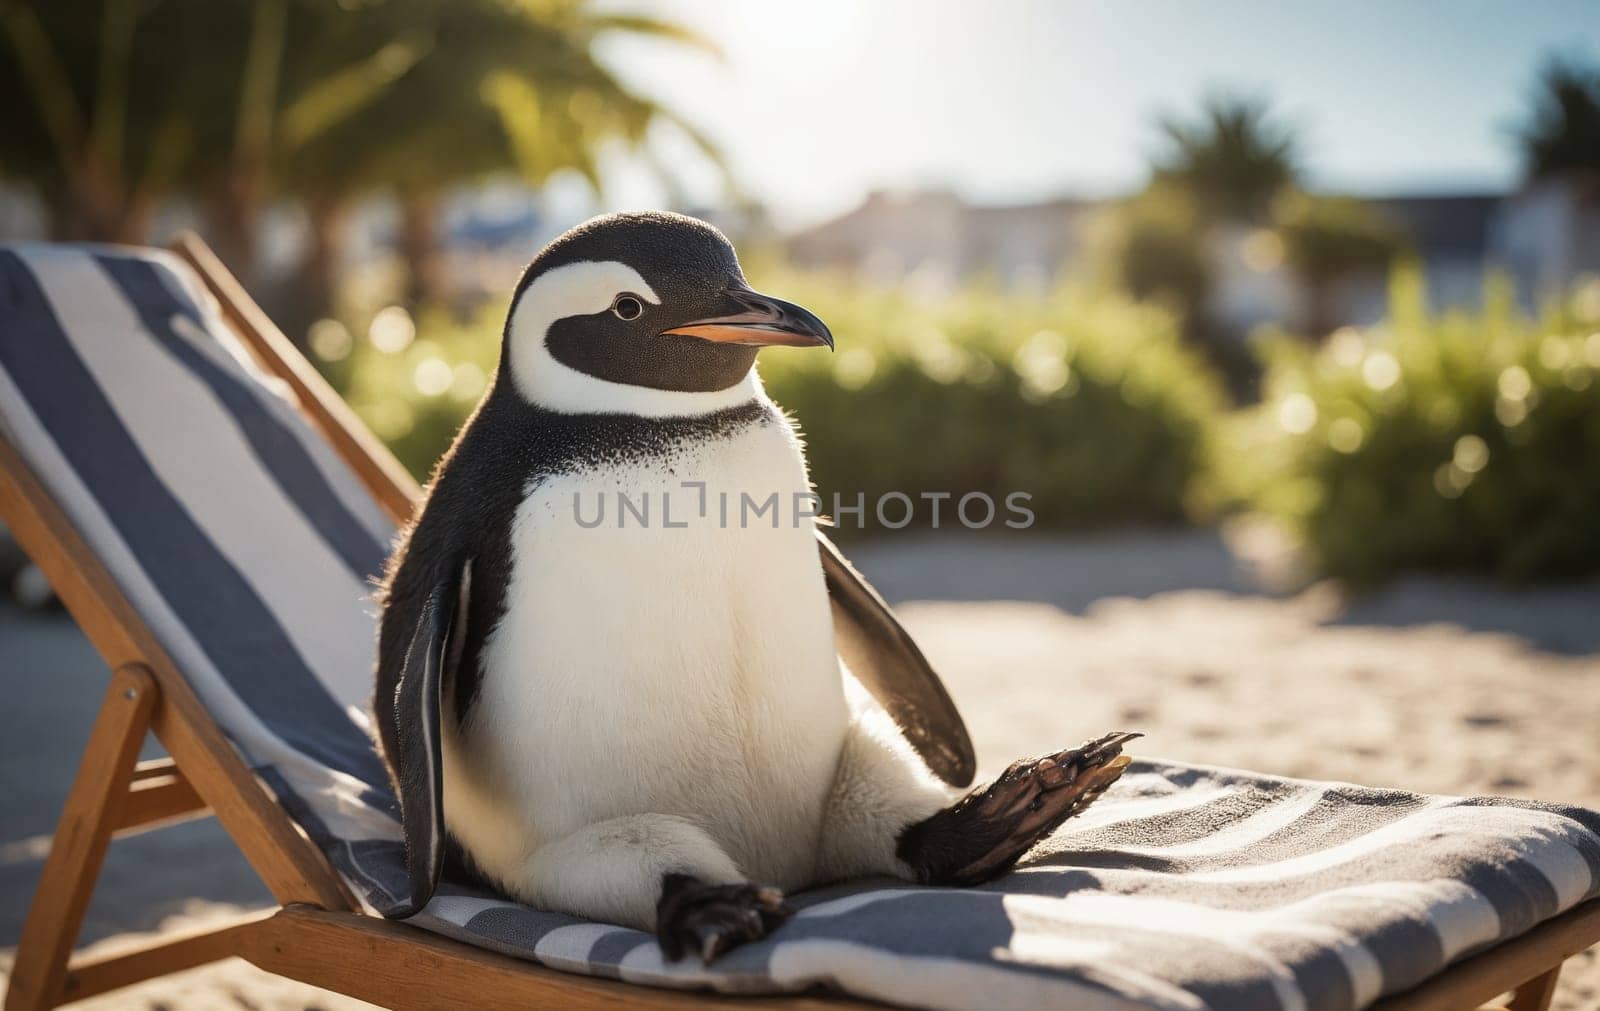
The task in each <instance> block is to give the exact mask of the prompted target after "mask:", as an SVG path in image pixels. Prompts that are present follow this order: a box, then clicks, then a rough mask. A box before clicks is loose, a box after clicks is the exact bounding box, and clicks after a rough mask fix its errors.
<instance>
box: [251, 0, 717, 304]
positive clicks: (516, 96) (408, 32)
mask: <svg viewBox="0 0 1600 1011" xmlns="http://www.w3.org/2000/svg"><path fill="white" fill-rule="evenodd" d="M378 16H381V17H383V18H384V19H386V20H391V19H392V21H393V22H395V23H396V24H397V25H399V26H403V31H404V38H405V39H406V40H407V41H406V42H405V45H406V46H407V47H408V49H407V50H406V54H407V55H405V56H404V58H402V57H397V58H396V62H397V63H400V62H404V64H405V66H404V69H403V70H402V71H401V72H399V73H397V74H395V75H394V76H393V79H392V80H390V81H387V82H386V84H385V86H384V87H383V89H382V90H381V92H380V93H379V94H377V95H376V97H375V98H373V100H372V101H370V102H366V103H363V104H362V106H361V108H360V109H359V111H357V112H355V113H353V114H351V115H348V116H344V117H339V118H337V119H335V120H334V121H333V122H332V123H331V124H330V125H328V126H327V127H326V128H322V129H311V128H304V127H302V126H301V124H304V123H314V122H315V120H316V115H315V113H314V108H315V107H314V106H312V105H310V104H307V105H305V106H303V107H302V108H300V109H297V110H295V114H294V115H291V116H289V117H286V124H285V125H286V130H285V133H286V137H285V143H284V144H283V145H282V157H281V158H280V161H279V164H278V174H279V175H280V177H281V178H282V179H283V180H284V183H285V185H286V186H287V187H288V188H289V189H291V190H292V191H294V192H297V193H299V194H301V195H302V196H303V197H305V199H306V201H307V203H308V205H309V206H311V207H312V208H313V209H314V210H315V211H317V212H318V213H317V217H320V218H321V221H322V223H324V224H326V223H328V222H330V221H333V220H336V218H337V215H338V214H339V211H340V209H341V208H342V207H344V206H346V205H347V204H348V202H349V201H350V199H351V198H353V197H356V196H360V195H362V194H365V193H370V192H374V191H392V192H394V193H395V194H396V195H397V196H398V197H399V202H400V208H401V229H400V231H401V235H400V250H401V254H402V256H403V257H404V259H405V260H406V263H407V266H408V268H409V269H408V276H409V281H408V284H409V292H408V294H409V296H410V298H411V300H412V301H413V302H420V301H427V300H429V299H431V298H433V297H435V296H436V295H437V294H438V291H439V287H440V284H439V277H438V269H437V250H438V245H439V243H438V237H437V233H436V230H437V224H438V217H439V206H440V202H441V195H442V193H443V192H444V191H445V190H446V189H447V188H449V187H451V186H455V185H459V184H463V183H470V182H474V181H478V180H481V179H484V178H487V177H490V176H494V175H499V174H512V175H514V176H516V177H517V178H519V179H521V180H522V181H524V182H526V183H528V184H530V185H535V186H536V185H539V184H541V183H543V182H545V181H546V180H548V179H549V178H550V177H551V176H552V175H554V174H555V173H557V172H559V171H562V170H574V171H577V172H578V173H580V174H581V175H582V176H583V177H584V178H585V179H587V180H588V181H589V182H590V184H591V185H594V186H595V187H598V186H599V169H598V158H599V154H600V152H601V151H602V150H603V149H605V148H606V147H608V146H609V145H612V144H621V145H625V146H631V147H639V146H640V145H642V144H643V143H644V142H645V140H646V138H647V135H648V134H649V132H650V130H651V129H652V127H653V126H654V125H655V124H657V123H670V124H673V125H674V126H676V127H677V128H679V129H681V130H683V131H685V132H686V133H688V135H689V136H690V137H691V138H693V139H694V140H695V141H696V142H697V143H698V144H699V145H700V147H701V148H702V150H704V151H705V152H707V153H708V154H709V155H710V156H711V157H712V158H713V160H717V155H716V152H715V150H714V148H713V147H712V145H711V144H710V143H709V141H707V140H705V138H704V137H702V136H701V135H700V134H699V133H698V132H697V131H695V130H694V129H693V127H692V126H690V125H689V124H687V123H685V122H683V121H682V120H681V119H679V118H678V117H676V116H675V115H674V114H673V113H671V111H670V110H667V109H665V108H663V107H662V106H660V105H659V104H657V103H655V102H653V101H652V100H650V99H648V98H645V97H643V96H640V95H638V94H635V93H634V92H632V91H631V90H629V89H628V88H627V87H626V86H625V85H623V84H622V82H621V81H620V80H619V79H618V78H617V77H616V76H615V75H614V74H612V73H611V71H610V70H609V69H607V68H606V67H605V66H604V65H603V64H602V63H600V62H599V60H598V59H597V58H596V57H595V55H594V49H595V45H596V42H597V41H598V40H599V39H601V38H602V37H604V36H606V35H608V34H629V35H635V36H645V37H652V38H657V39H663V40H668V41H673V42H680V43H689V44H695V45H704V43H702V42H700V41H699V40H698V39H697V38H695V37H694V36H692V35H690V34H689V33H688V32H686V31H684V30H683V29H681V28H679V27H677V26H675V25H672V24H670V23H667V22H663V21H658V20H655V19H652V18H647V17H640V16H631V15H618V14H606V13H599V12H595V11H593V10H591V5H590V4H588V3H587V2H585V0H562V2H558V3H553V4H546V5H528V4H511V3H505V2H503V0H389V3H388V4H386V5H385V7H384V8H383V9H382V10H381V11H380V13H379V15H378ZM412 53H416V54H419V55H417V56H416V58H414V59H412V58H410V55H409V54H412ZM719 163H720V162H719ZM313 232H314V233H316V234H319V235H323V232H324V229H323V228H322V227H320V226H318V225H317V224H315V223H314V227H313ZM323 238H324V240H331V241H335V242H336V241H337V230H336V229H334V230H333V231H331V232H328V233H327V234H326V235H323ZM323 259H327V255H326V254H325V255H324V257H323ZM308 280H309V279H308ZM312 287H322V285H321V284H320V283H318V282H312Z"/></svg>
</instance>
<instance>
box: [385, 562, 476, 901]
mask: <svg viewBox="0 0 1600 1011" xmlns="http://www.w3.org/2000/svg"><path fill="white" fill-rule="evenodd" d="M471 579H472V573H471V566H470V564H469V565H467V566H464V567H463V568H462V569H461V570H460V571H459V572H458V573H457V574H456V576H455V578H452V579H448V580H446V581H444V582H441V583H438V584H436V585H435V586H434V587H433V588H432V590H430V591H429V593H428V595H427V597H426V598H425V599H424V600H423V601H422V605H421V607H420V609H419V612H418V614H417V618H416V622H415V625H414V627H413V630H412V633H411V638H410V640H409V641H408V642H407V644H406V646H405V649H404V651H403V652H401V653H400V655H399V656H398V657H394V658H389V657H385V658H384V659H385V660H388V661H389V662H388V663H387V664H380V667H379V670H378V688H377V692H376V693H375V697H374V700H373V703H374V704H373V708H374V710H375V714H376V716H377V718H378V719H379V720H383V721H387V726H386V727H385V728H384V729H386V730H387V731H388V733H386V734H385V735H384V737H385V742H386V744H387V748H386V750H387V751H388V759H389V765H390V768H391V771H392V773H393V776H394V780H395V787H396V789H397V790H398V792H399V795H400V818H401V822H402V824H403V827H404V830H405V840H406V876H407V878H408V883H409V887H410V896H409V897H408V898H407V900H406V901H405V902H403V903H401V904H400V905H399V906H397V907H395V908H393V909H388V910H384V915H385V916H388V917H390V918H391V919H403V918H405V917H407V916H412V915H414V914H416V913H417V912H418V911H420V910H421V909H422V907H423V906H425V905H427V904H428V900H429V899H430V898H432V897H433V889H434V887H435V886H436V885H437V884H438V883H439V869H440V867H441V866H442V865H443V863H444V850H445V828H444V768H443V760H442V758H441V756H440V751H439V721H440V715H439V710H440V699H441V696H442V694H443V691H444V685H445V683H446V681H447V680H449V679H450V676H451V673H452V671H451V670H450V668H451V667H453V665H454V664H455V662H456V661H457V660H458V659H459V656H460V642H461V640H462V639H463V635H462V632H463V631H464V630H463V629H462V628H459V627H457V626H458V625H460V624H463V623H464V616H465V614H466V598H467V591H468V588H469V585H470V582H471ZM458 616H459V617H460V618H461V619H462V620H460V621H458ZM395 660H398V664H396V663H395V662H394V661H395ZM390 668H395V669H390Z"/></svg>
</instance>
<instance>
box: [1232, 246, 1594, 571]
mask: <svg viewBox="0 0 1600 1011" xmlns="http://www.w3.org/2000/svg"><path fill="white" fill-rule="evenodd" d="M1392 289H1393V290H1392V292H1391V306H1392V310H1391V313H1392V314H1391V318H1390V319H1389V320H1388V321H1387V322H1386V323H1385V324H1384V325H1382V326H1379V327H1375V328H1373V329H1371V330H1366V331H1357V330H1354V329H1349V328H1346V329H1342V330H1339V331H1338V332H1336V333H1335V334H1334V335H1333V337H1332V338H1331V339H1330V340H1329V341H1328V342H1327V343H1326V344H1325V345H1323V346H1321V347H1315V346H1309V345H1307V344H1306V343H1305V342H1303V341H1301V340H1297V339H1291V338H1288V337H1286V336H1281V335H1280V336H1278V337H1276V338H1273V339H1270V340H1267V341H1265V342H1264V343H1263V346H1262V353H1263V358H1264V361H1265V363H1266V379H1265V386H1266V397H1265V399H1264V401H1263V403H1262V404H1261V405H1260V406H1259V407H1256V408H1252V409H1251V410H1249V411H1246V412H1242V413H1241V414H1239V415H1238V416H1237V417H1236V418H1235V419H1234V420H1233V421H1232V422H1230V423H1229V425H1228V426H1227V433H1228V434H1227V436H1226V438H1225V439H1224V440H1223V445H1225V446H1226V449H1227V452H1226V454H1225V455H1222V456H1219V458H1218V459H1219V461H1220V466H1219V468H1218V470H1217V471H1216V472H1215V473H1214V474H1213V479H1214V480H1215V481H1216V482H1218V483H1217V484H1214V485H1212V486H1211V489H1212V491H1213V492H1216V491H1217V490H1218V489H1224V490H1225V493H1224V494H1225V496H1226V495H1231V496H1233V497H1235V498H1236V499H1237V500H1241V501H1243V502H1245V503H1247V504H1248V505H1249V506H1251V507H1253V508H1255V509H1257V510H1260V511H1261V512H1263V513H1265V514H1267V515H1270V516H1273V517H1276V518H1278V519H1279V520H1281V521H1284V522H1286V523H1287V524H1288V526H1289V527H1290V529H1291V530H1292V531H1293V532H1294V533H1295V534H1297V535H1298V536H1299V537H1300V538H1301V539H1302V540H1303V544H1304V547H1305V549H1306V551H1307V553H1308V557H1307V560H1308V561H1309V562H1310V563H1311V565H1312V566H1313V567H1314V568H1315V569H1316V570H1317V571H1318V572H1320V573H1322V574H1326V575H1332V576H1337V577H1342V578H1344V579H1346V580H1349V581H1350V582H1352V583H1353V584H1356V585H1370V584H1373V583H1375V582H1377V581H1379V580H1381V579H1383V578H1385V577H1388V576H1391V575H1393V574H1395V573H1397V572H1400V571H1403V570H1413V569H1428V570H1470V571H1476V572H1483V573H1489V574H1493V575H1496V576H1499V577H1501V578H1505V579H1508V580H1513V581H1522V580H1531V579H1539V578H1560V577H1569V576H1578V575H1583V574H1589V573H1593V572H1595V571H1597V570H1600V522H1597V519H1596V518H1597V517H1600V468H1597V467H1596V466H1595V461H1596V460H1600V332H1597V325H1600V287H1597V286H1596V285H1595V284H1591V285H1590V286H1589V287H1588V288H1586V289H1584V290H1582V291H1580V293H1579V294H1578V295H1577V296H1575V297H1574V298H1573V299H1571V300H1570V301H1569V302H1568V303H1567V304H1565V305H1562V306H1557V307H1554V308H1552V309H1551V310H1549V311H1547V312H1546V314H1545V316H1544V318H1542V319H1540V320H1537V321H1534V320H1530V319H1526V318H1523V317H1522V316H1520V315H1519V314H1518V313H1517V311H1516V310H1515V308H1514V299H1513V296H1512V292H1511V289H1510V286H1509V284H1506V283H1504V282H1502V281H1498V280H1495V281H1491V282H1490V284H1489V285H1488V286H1487V290H1486V298H1485V302H1486V307H1485V308H1484V309H1483V310H1482V311H1481V312H1478V313H1467V312H1449V313H1445V314H1443V315H1430V314H1429V312H1428V310H1427V308H1426V297H1425V292H1424V290H1423V286H1422V282H1421V280H1420V275H1419V274H1418V272H1417V271H1416V270H1415V269H1414V268H1406V269H1401V270H1398V271H1396V273H1395V275H1394V280H1393V282H1392Z"/></svg>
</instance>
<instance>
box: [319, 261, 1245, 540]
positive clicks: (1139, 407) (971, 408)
mask: <svg viewBox="0 0 1600 1011" xmlns="http://www.w3.org/2000/svg"><path fill="white" fill-rule="evenodd" d="M753 281H754V283H755V284H756V285H757V286H758V287H761V288H762V289H763V290H767V291H771V292H772V293H774V294H777V295H781V296H782V297H785V298H789V299H792V300H794V301H796V302H799V303H800V304H802V305H805V306H807V307H808V308H810V309H812V310H813V311H815V312H816V313H817V314H818V315H819V316H821V317H822V318H823V319H824V320H826V321H827V322H828V324H829V326H830V327H831V328H832V329H833V331H834V334H835V335H836V337H837V339H838V351H837V352H836V353H834V354H832V355H830V354H828V353H827V352H825V351H820V350H809V349H808V350H791V349H774V350H771V351H767V352H764V353H763V355H762V360H761V373H762V376H763V379H764V381H765V383H766V386H767V389H768V391H769V392H770V393H771V395H772V397H773V399H775V400H776V401H777V402H778V403H780V404H782V405H783V406H784V407H785V408H786V409H788V410H789V411H790V413H791V414H793V415H794V416H795V418H796V419H797V421H798V422H799V425H800V428H801V430H802V432H803V433H804V435H805V438H806V442H807V447H808V448H807V454H808V457H809V459H810V461H811V466H812V476H813V478H814V480H815V482H816V485H817V488H818V491H819V492H820V493H821V494H822V495H823V499H824V504H825V508H828V509H829V510H830V511H831V503H832V496H833V494H834V493H836V492H837V493H839V494H840V495H841V496H842V497H843V499H844V501H845V503H846V504H849V503H851V502H853V501H854V498H855V495H856V494H857V493H864V494H865V495H866V496H867V501H868V502H869V503H871V502H873V501H875V500H876V498H877V496H879V495H881V494H883V493H886V492H890V491H901V492H904V493H906V494H908V495H910V496H911V497H912V498H917V496H919V495H920V494H921V493H923V492H950V493H952V494H953V495H954V496H956V497H957V498H959V497H960V496H961V495H963V494H965V493H968V492H974V491H981V492H986V493H988V494H990V495H991V496H993V497H994V499H995V500H996V502H997V503H998V504H999V507H1000V516H1001V518H1002V520H1003V519H1004V518H1007V516H1008V514H1007V513H1006V512H1005V505H1004V502H1005V497H1006V496H1007V495H1008V494H1010V493H1012V492H1026V493H1029V494H1031V495H1032V496H1033V498H1032V501H1031V502H1030V503H1029V504H1028V505H1029V508H1031V509H1032V510H1033V512H1034V513H1035V515H1036V517H1037V520H1036V522H1037V523H1038V524H1039V525H1040V526H1046V527H1055V528H1063V527H1090V526H1099V525H1105V524H1119V523H1136V522H1167V521H1175V520H1181V519H1183V518H1185V516H1186V515H1187V508H1188V501H1189V492H1190V488H1191V485H1192V484H1193V482H1194V480H1195V478H1196V476H1197V474H1198V473H1199V472H1200V471H1201V469H1202V467H1203V465H1204V463H1205V460H1206V459H1207V454H1208V449H1209V446H1210V445H1211V436H1212V432H1213V429H1214V427H1215V420H1216V419H1217V417H1218V416H1219V412H1220V409H1221V404H1222V398H1221V395H1220V393H1219V391H1218V384H1217V382H1216V381H1215V379H1214V377H1213V376H1212V374H1211V373H1210V371H1209V370H1208V369H1207V367H1206V366H1205V364H1204V362H1203V361H1202V360H1201V359H1200V358H1199V357H1198V356H1197V355H1195V354H1193V353H1191V352H1190V351H1189V350H1187V349H1186V348H1184V347H1183V346H1182V345H1181V343H1180V340H1179V336H1178V330H1177V327H1176V325H1175V323H1174V321H1173V319H1172V317H1171V316H1170V315H1169V314H1167V313H1166V312H1164V311H1162V310H1160V309H1157V308H1154V307H1151V306H1148V305H1141V304H1138V303H1135V302H1132V301H1129V300H1127V299H1125V298H1122V297H1119V296H1114V295H1109V294H1092V293H1090V292H1088V291H1086V290H1077V289H1071V288H1066V287H1063V288H1059V289H1056V290H1053V291H1050V292H1046V293H1041V294H1037V295H1032V296H1018V295H1015V294H1011V293H1004V292H1001V291H998V290H991V289H988V288H986V287H983V286H969V287H967V288H964V289H962V290H960V291H958V292H956V293H954V294H943V295H929V294H925V293H918V292H916V291H913V290H910V289H903V288H902V289H890V288H880V287H873V286H869V285H864V284H861V283H857V282H852V281H848V280H845V279H843V278H837V277H829V276H823V275H817V274H807V273H797V272H791V271H787V270H767V271H760V272H757V274H756V276H754V277H753ZM502 313H503V308H502V307H500V306H491V307H489V308H488V309H486V310H485V312H484V313H483V314H482V315H481V316H479V317H478V318H476V319H474V320H472V321H469V322H466V323H462V322H460V321H455V320H451V319H449V318H447V317H445V316H444V315H442V314H438V313H425V314H423V316H422V317H421V318H420V319H419V321H418V322H417V324H416V332H417V338H416V339H415V340H413V341H412V342H410V343H409V344H405V346H403V347H401V346H400V345H402V344H404V341H403V340H402V339H401V338H402V337H403V336H404V331H405V318H404V317H403V316H402V315H400V314H399V311H398V310H391V311H389V312H388V315H387V316H385V317H384V318H383V320H381V321H379V322H377V323H376V324H375V335H376V336H379V337H380V338H387V341H386V343H387V346H388V347H390V348H391V349H395V348H398V350H390V351H383V350H380V349H379V348H378V347H377V346H375V343H374V341H373V340H370V339H368V338H367V336H366V330H367V328H366V327H365V326H363V327H360V328H356V329H355V332H356V333H358V334H360V337H359V338H356V337H352V336H351V332H352V331H350V330H346V329H344V328H343V327H342V326H341V325H340V324H337V323H323V324H319V327H318V328H317V329H315V330H314V331H313V333H312V335H311V343H312V347H313V351H314V352H317V354H318V357H319V358H321V359H322V362H323V368H324V370H325V371H326V372H327V374H328V375H329V376H330V377H331V378H332V380H333V382H334V384H335V385H336V386H337V387H339V388H340V389H341V391H342V392H343V393H345V395H346V396H347V397H348V398H349V400H350V401H351V403H352V404H353V405H354V406H355V408H356V410H357V412H358V413H360V414H361V416H362V417H363V418H365V419H366V420H367V422H368V423H369V424H370V425H372V426H373V428H374V430H375V431H377V433H378V434H379V435H380V436H381V437H383V438H384V439H386V440H387V441H388V442H389V444H390V445H391V446H392V447H393V448H394V449H395V451H396V452H397V453H398V454H399V456H400V458H401V459H402V460H403V461H404V462H405V463H406V465H407V466H408V467H410V468H411V470H412V471H413V472H414V473H416V474H418V475H419V476H421V475H425V474H426V472H427V471H428V470H429V469H430V468H431V466H432V464H433V461H434V460H435V459H436V458H437V457H438V455H439V454H440V453H441V452H442V451H443V450H444V448H445V447H446V446H447V445H448V444H449V441H450V438H451V435H452V434H453V433H454V431H455V428H456V426H457V425H459V424H460V421H461V419H462V418H463V417H464V416H465V413H466V412H467V411H468V410H469V409H470V408H471V406H472V404H473V403H474V402H475V400H476V398H477V396H478V395H479V394H480V393H481V390H482V379H483V376H484V375H485V374H486V373H487V372H489V371H492V369H493V367H494V363H495V360H496V358H497V356H498V353H499V340H500V337H499V333H500V326H501V320H502ZM886 512H887V515H888V518H889V519H890V520H891V521H893V522H898V516H899V513H900V510H899V509H887V510H886ZM871 513H872V510H871V508H870V507H869V509H868V519H867V524H868V528H869V529H871V528H872V527H874V526H875V525H876V520H875V519H874V518H873V517H872V515H871ZM917 515H918V519H919V521H921V522H926V521H927V520H928V519H930V518H931V514H930V512H929V510H928V508H927V507H926V506H925V505H923V504H922V503H920V502H919V504H918V509H917ZM950 517H951V511H950V507H949V506H946V507H945V508H944V509H943V510H942V517H941V525H945V524H950V523H952V522H953V521H952V519H951V518H950ZM852 525H853V521H852Z"/></svg>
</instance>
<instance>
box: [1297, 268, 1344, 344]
mask: <svg viewBox="0 0 1600 1011" xmlns="http://www.w3.org/2000/svg"><path fill="white" fill-rule="evenodd" d="M1305 286H1306V336H1308V337H1310V338H1311V340H1312V341H1313V342H1320V341H1321V340H1323V339H1324V338H1326V337H1327V336H1328V334H1330V333H1332V332H1333V329H1334V327H1335V326H1337V325H1338V323H1337V321H1336V320H1335V319H1334V307H1333V301H1334V299H1333V288H1334V284H1333V278H1331V277H1328V276H1325V275H1321V274H1317V275H1313V276H1308V277H1306V278H1305Z"/></svg>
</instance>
